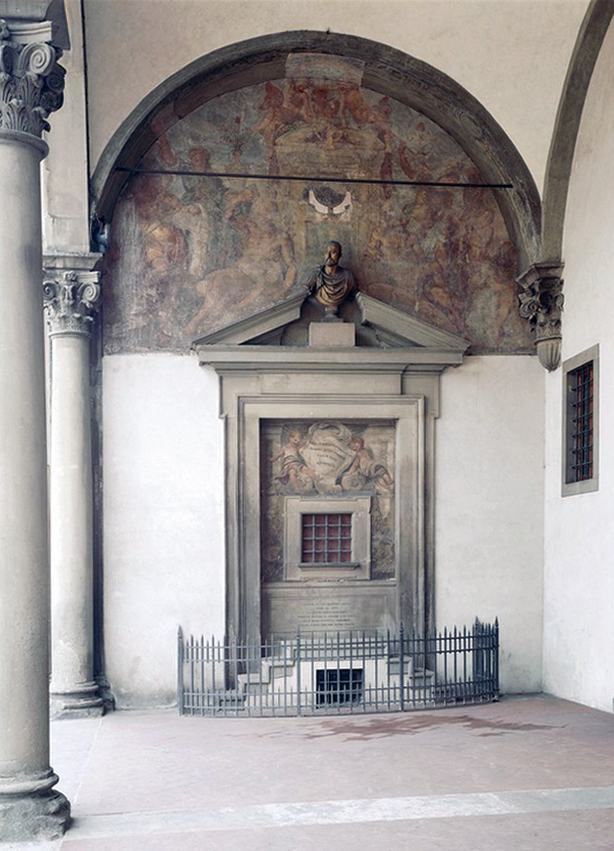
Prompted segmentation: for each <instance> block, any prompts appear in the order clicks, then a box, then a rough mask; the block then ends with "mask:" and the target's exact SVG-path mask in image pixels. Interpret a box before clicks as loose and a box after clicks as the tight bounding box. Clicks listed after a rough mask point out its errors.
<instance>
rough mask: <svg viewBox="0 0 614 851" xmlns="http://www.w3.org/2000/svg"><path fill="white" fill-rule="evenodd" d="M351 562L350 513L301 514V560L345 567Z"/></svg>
mask: <svg viewBox="0 0 614 851" xmlns="http://www.w3.org/2000/svg"><path fill="white" fill-rule="evenodd" d="M351 560H352V515H351V514H303V515H301V561H302V562H305V563H311V564H347V563H349V562H351Z"/></svg>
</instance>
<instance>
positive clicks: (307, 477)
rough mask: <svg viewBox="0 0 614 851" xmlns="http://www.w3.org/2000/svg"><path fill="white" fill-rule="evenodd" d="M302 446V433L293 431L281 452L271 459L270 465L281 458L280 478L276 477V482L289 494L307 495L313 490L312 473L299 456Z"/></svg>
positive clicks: (296, 430)
mask: <svg viewBox="0 0 614 851" xmlns="http://www.w3.org/2000/svg"><path fill="white" fill-rule="evenodd" d="M302 444H303V434H302V432H301V431H300V430H299V429H293V430H292V431H291V432H290V434H289V435H288V439H287V442H286V443H284V445H283V446H282V447H281V450H280V451H279V452H278V453H277V455H275V456H274V457H273V458H271V463H272V464H274V463H275V461H279V459H280V458H281V476H278V477H277V481H278V482H279V484H280V485H282V486H283V488H284V489H288V490H289V491H290V492H291V493H309V491H311V490H313V473H312V471H311V470H310V469H309V467H308V466H307V464H305V460H304V459H303V457H302V456H301V446H302Z"/></svg>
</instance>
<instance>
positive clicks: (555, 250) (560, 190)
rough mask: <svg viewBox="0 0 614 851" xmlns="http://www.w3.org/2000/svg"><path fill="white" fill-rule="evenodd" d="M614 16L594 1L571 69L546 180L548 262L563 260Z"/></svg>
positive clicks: (607, 5)
mask: <svg viewBox="0 0 614 851" xmlns="http://www.w3.org/2000/svg"><path fill="white" fill-rule="evenodd" d="M613 15H614V2H612V0H605V2H604V0H592V2H591V3H590V5H589V7H588V9H587V12H586V15H585V16H584V20H583V22H582V26H581V27H580V32H579V33H578V38H577V40H576V44H575V47H574V51H573V54H572V57H571V61H570V63H569V68H568V70H567V76H566V78H565V83H564V85H563V92H562V94H561V100H560V102H559V108H558V112H557V116H556V121H555V126H554V133H553V135H552V142H551V145H550V151H549V153H548V164H547V167H546V177H545V181H544V201H543V237H542V246H543V247H542V251H543V258H544V260H546V261H554V262H555V263H556V262H558V261H560V259H561V249H562V244H563V231H564V226H565V209H566V206H567V193H568V190H569V179H570V175H571V167H572V163H573V157H574V151H575V147H576V140H577V138H578V131H579V128H580V121H581V118H582V110H583V108H584V102H585V100H586V95H587V92H588V87H589V84H590V81H591V77H592V74H593V70H594V68H595V64H596V62H597V58H598V56H599V51H600V50H601V45H602V44H603V40H604V38H605V35H606V32H607V30H608V27H609V26H610V23H611V21H612V16H613Z"/></svg>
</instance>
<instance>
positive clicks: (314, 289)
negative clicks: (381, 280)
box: [307, 241, 356, 319]
mask: <svg viewBox="0 0 614 851" xmlns="http://www.w3.org/2000/svg"><path fill="white" fill-rule="evenodd" d="M341 254H342V249H341V245H340V243H338V242H335V241H332V242H329V243H328V245H327V246H326V255H325V261H324V265H323V266H320V267H319V268H318V269H317V270H316V271H315V272H314V273H313V274H312V275H311V277H310V278H309V280H308V282H307V286H308V288H309V292H310V293H311V294H312V295H314V296H315V297H316V299H317V301H319V302H320V304H323V305H324V310H325V312H326V316H325V319H336V318H337V317H338V314H339V307H340V305H341V304H342V303H343V302H344V301H345V300H346V298H348V297H349V296H350V295H351V294H352V293H353V292H354V290H355V289H356V282H355V281H354V275H353V274H352V273H351V272H350V270H349V269H345V268H344V267H343V266H340V265H339V260H340V259H341Z"/></svg>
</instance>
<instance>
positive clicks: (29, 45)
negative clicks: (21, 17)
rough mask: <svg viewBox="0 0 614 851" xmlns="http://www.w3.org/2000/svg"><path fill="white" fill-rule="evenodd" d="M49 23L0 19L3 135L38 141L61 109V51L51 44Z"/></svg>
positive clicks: (0, 93)
mask: <svg viewBox="0 0 614 851" xmlns="http://www.w3.org/2000/svg"><path fill="white" fill-rule="evenodd" d="M52 39H53V27H52V24H51V23H50V22H46V21H43V22H41V21H35V22H22V21H19V22H13V21H11V23H10V25H9V23H7V21H6V20H4V19H0V134H2V133H3V132H9V133H13V132H19V133H27V134H29V135H31V136H34V137H36V138H38V139H40V138H41V136H42V133H43V130H49V129H50V126H49V124H48V123H47V117H48V116H49V114H50V113H51V112H54V111H55V110H58V109H59V108H60V107H61V106H62V101H63V92H64V75H65V71H64V68H62V67H61V66H60V65H58V64H57V61H58V59H59V58H60V56H61V53H62V51H61V50H60V49H59V48H57V47H55V46H54V45H53V44H52Z"/></svg>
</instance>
